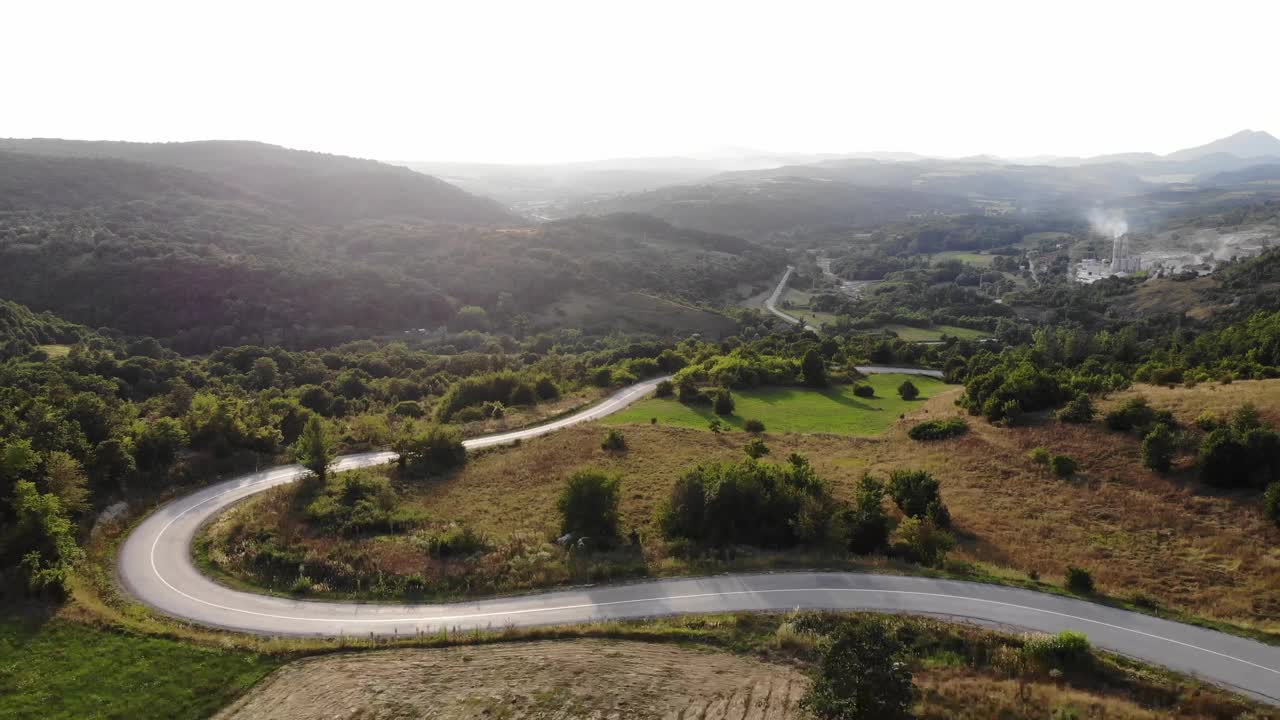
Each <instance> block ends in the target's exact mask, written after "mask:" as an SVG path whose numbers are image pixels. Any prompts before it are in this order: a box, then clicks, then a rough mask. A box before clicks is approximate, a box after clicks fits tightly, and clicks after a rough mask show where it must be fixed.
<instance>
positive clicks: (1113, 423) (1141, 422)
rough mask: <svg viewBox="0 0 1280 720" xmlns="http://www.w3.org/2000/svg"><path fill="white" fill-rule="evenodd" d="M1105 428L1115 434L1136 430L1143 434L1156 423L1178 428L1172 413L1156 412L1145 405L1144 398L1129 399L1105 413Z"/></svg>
mask: <svg viewBox="0 0 1280 720" xmlns="http://www.w3.org/2000/svg"><path fill="white" fill-rule="evenodd" d="M1103 420H1104V422H1105V423H1106V425H1107V427H1108V428H1110V429H1112V430H1115V431H1117V432H1129V431H1130V430H1136V431H1138V432H1139V433H1142V434H1145V433H1146V431H1147V430H1149V429H1150V428H1151V427H1152V426H1153V425H1155V424H1156V423H1164V424H1165V425H1168V426H1169V427H1171V428H1174V427H1177V426H1178V421H1177V420H1175V419H1174V417H1173V413H1171V412H1169V411H1168V410H1156V409H1155V408H1153V407H1151V406H1150V405H1149V404H1148V403H1147V399H1146V398H1144V397H1141V396H1139V397H1136V398H1132V399H1130V400H1129V401H1128V402H1126V403H1125V404H1124V405H1121V406H1120V407H1119V408H1116V409H1115V410H1112V411H1111V412H1109V413H1107V415H1106V417H1105V418H1104V419H1103Z"/></svg>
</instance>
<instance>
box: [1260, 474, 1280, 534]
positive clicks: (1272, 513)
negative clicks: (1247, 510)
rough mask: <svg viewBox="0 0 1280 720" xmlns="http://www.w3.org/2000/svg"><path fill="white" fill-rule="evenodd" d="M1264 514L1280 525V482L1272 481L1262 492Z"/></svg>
mask: <svg viewBox="0 0 1280 720" xmlns="http://www.w3.org/2000/svg"><path fill="white" fill-rule="evenodd" d="M1262 514H1264V515H1266V516H1267V517H1268V518H1270V520H1271V521H1272V522H1274V523H1275V524H1276V525H1280V482H1273V483H1271V484H1270V485H1268V486H1267V491H1266V492H1264V493H1263V494H1262Z"/></svg>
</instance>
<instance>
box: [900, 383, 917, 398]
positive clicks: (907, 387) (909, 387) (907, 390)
mask: <svg viewBox="0 0 1280 720" xmlns="http://www.w3.org/2000/svg"><path fill="white" fill-rule="evenodd" d="M898 396H899V397H901V398H902V399H903V400H915V399H916V398H918V397H920V389H919V388H917V387H916V386H915V383H913V382H911V381H910V380H903V381H902V384H901V385H899V386H898Z"/></svg>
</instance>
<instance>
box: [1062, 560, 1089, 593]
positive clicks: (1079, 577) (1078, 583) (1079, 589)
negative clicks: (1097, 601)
mask: <svg viewBox="0 0 1280 720" xmlns="http://www.w3.org/2000/svg"><path fill="white" fill-rule="evenodd" d="M1067 589H1068V590H1070V591H1071V592H1073V593H1077V594H1079V595H1088V594H1090V593H1092V592H1093V573H1090V572H1089V571H1088V570H1085V569H1084V568H1078V567H1075V566H1068V567H1067Z"/></svg>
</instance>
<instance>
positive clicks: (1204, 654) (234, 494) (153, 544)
mask: <svg viewBox="0 0 1280 720" xmlns="http://www.w3.org/2000/svg"><path fill="white" fill-rule="evenodd" d="M883 369H884V370H892V371H895V372H902V371H903V370H904V369H903V368H883ZM663 379H664V378H655V379H653V380H648V381H646V382H642V383H639V384H637V385H633V386H631V387H628V388H626V389H624V390H622V391H620V392H618V393H616V394H615V395H613V396H611V397H610V398H608V399H607V400H605V401H604V402H603V403H600V404H598V405H596V406H593V407H591V408H588V409H585V410H583V411H581V412H578V413H575V414H573V415H571V416H569V417H566V418H563V419H561V420H558V421H555V422H552V423H548V424H545V425H540V426H536V427H531V428H528V429H524V430H517V431H513V432H508V433H502V434H498V435H491V436H487V437H481V438H474V439H471V440H468V441H467V443H466V444H467V447H468V448H473V449H474V448H481V447H488V446H492V445H499V444H504V443H510V442H514V441H516V440H519V439H524V438H531V437H536V436H538V435H544V434H547V433H550V432H554V431H555V430H557V429H560V428H563V427H565V426H568V425H572V424H574V423H579V422H585V421H588V420H594V419H597V418H600V417H603V416H605V415H608V414H610V413H612V412H616V411H617V410H620V409H621V408H623V407H626V406H627V405H629V404H631V403H633V402H635V401H636V400H639V399H641V398H643V397H646V396H647V395H648V394H649V393H650V392H651V391H652V390H653V388H654V386H655V385H657V383H658V382H660V381H661V380H663ZM394 459H395V455H394V453H391V452H373V453H364V454H359V455H348V456H344V457H342V458H340V459H339V460H338V462H337V463H336V467H337V469H338V470H348V469H353V468H357V467H365V466H370V465H376V464H381V463H387V462H391V461H392V460H394ZM302 474H303V470H302V469H301V468H300V467H299V466H297V465H289V466H282V467H277V468H272V469H270V470H266V471H263V472H256V473H250V474H246V475H243V476H240V477H236V478H233V479H230V480H226V481H223V482H220V483H217V484H215V485H212V486H210V487H207V488H205V489H203V490H200V491H198V492H196V493H193V494H191V495H188V496H186V497H183V498H179V499H177V500H174V501H172V502H169V503H168V504H166V505H163V506H161V507H160V508H159V509H157V510H156V511H155V512H154V513H152V514H151V515H150V516H148V517H147V518H146V519H145V520H143V521H142V522H141V523H140V524H139V525H138V526H137V527H136V528H135V529H134V530H133V531H132V532H131V533H130V534H129V536H128V537H127V538H126V540H125V542H124V543H123V544H122V546H121V549H120V556H119V559H118V565H117V573H118V576H119V579H120V581H121V584H122V585H123V586H124V588H125V589H126V590H127V591H128V592H129V593H130V594H132V595H133V596H134V597H135V598H137V599H138V600H140V601H141V602H143V603H145V604H146V605H149V606H151V607H152V608H154V609H156V610H158V611H159V612H162V613H164V614H167V615H170V616H173V617H176V618H180V619H183V620H188V621H191V622H194V623H198V624H201V625H207V626H213V627H219V628H225V629H228V630H235V631H242V632H250V633H259V634H265V635H292V636H327V637H334V636H370V635H382V636H388V635H399V636H411V635H415V634H418V633H430V632H436V631H439V630H440V629H443V628H450V629H470V628H501V627H505V626H509V625H510V626H528V625H549V624H571V623H581V622H588V621H596V620H612V619H625V618H642V617H652V616H660V615H672V614H681V613H707V612H727V611H770V610H774V611H778V610H791V609H794V608H821V609H836V610H870V611H880V612H889V613H914V614H928V615H938V616H943V617H947V618H957V619H966V620H970V621H975V622H978V623H982V624H986V625H992V626H999V627H1005V628H1018V629H1025V630H1032V631H1039V632H1047V633H1053V632H1058V631H1060V630H1066V629H1072V630H1079V631H1081V632H1084V633H1086V634H1087V635H1088V636H1089V638H1090V640H1091V641H1092V642H1093V643H1094V644H1095V645H1097V646H1099V647H1102V648H1106V649H1108V650H1112V651H1115V652H1118V653H1122V654H1124V655H1128V656H1131V657H1135V658H1138V659H1140V660H1144V661H1147V662H1151V663H1155V664H1159V665H1164V666H1166V667H1169V668H1171V669H1173V670H1178V671H1181V672H1185V673H1188V674H1191V675H1195V676H1198V677H1200V678H1203V679H1205V680H1207V681H1210V682H1213V683H1217V684H1220V685H1223V686H1227V687H1230V688H1233V689H1236V690H1238V691H1240V692H1242V693H1245V694H1247V695H1250V696H1253V697H1255V698H1258V699H1260V700H1263V701H1266V702H1269V703H1272V704H1276V705H1280V647H1273V646H1269V645H1265V644H1262V643H1259V642H1255V641H1252V640H1247V639H1244V638H1240V637H1236V636H1233V635H1227V634H1224V633H1219V632H1215V631H1211V630H1206V629H1203V628H1198V627H1193V626H1190V625H1184V624H1180V623H1175V622H1170V621H1168V620H1161V619H1159V618H1155V617H1151V616H1148V615H1142V614H1138V613H1132V612H1127V611H1124V610H1118V609H1115V608H1111V607H1106V606H1103V605H1097V604H1094V603H1089V602H1084V601H1082V600H1076V599H1073V598H1065V597H1059V596H1055V595H1047V594H1043V593H1036V592H1032V591H1028V590H1021V589H1016V588H1008V587H1001V586H997V585H986V584H981V583H970V582H961V581H954V580H937V579H931V578H923V577H903V576H889V575H875V574H862V573H824V572H795V573H776V574H751V575H723V576H716V577H702V578H685V579H673V580H657V581H650V582H640V583H634V584H625V585H613V586H600V587H584V588H576V589H572V590H566V591H561V592H551V593H542V594H535V595H524V596H518V597H506V598H495V599H490V600H480V601H474V602H464V603H455V604H447V605H409V604H382V603H359V602H323V601H315V600H294V599H290V598H284V597H274V596H267V595H258V594H254V593H249V592H244V591H240V590H235V589H232V588H229V587H226V586H224V585H220V584H218V583H216V582H214V581H213V580H211V579H209V578H208V577H206V576H204V575H203V574H201V572H200V571H199V570H198V569H197V568H196V566H195V563H194V561H193V559H192V554H191V543H192V541H193V539H194V537H195V535H196V533H197V532H198V531H199V529H200V528H201V527H202V526H203V525H204V524H205V523H207V522H209V521H210V520H212V519H213V518H214V517H216V516H217V515H218V514H219V513H221V512H223V511H224V510H226V509H227V508H228V507H230V506H231V505H232V504H234V503H236V502H238V501H240V500H243V499H244V498H246V497H249V496H250V495H253V494H255V493H259V492H262V491H264V490H266V489H268V488H271V487H275V486H277V485H280V484H283V483H288V482H292V481H293V480H296V479H297V478H299V477H300V476H301V475H302Z"/></svg>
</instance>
